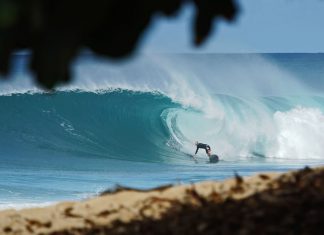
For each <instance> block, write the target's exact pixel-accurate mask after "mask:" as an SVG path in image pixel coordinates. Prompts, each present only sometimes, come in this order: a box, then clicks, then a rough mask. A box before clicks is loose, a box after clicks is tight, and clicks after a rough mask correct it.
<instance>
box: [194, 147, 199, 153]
mask: <svg viewBox="0 0 324 235" xmlns="http://www.w3.org/2000/svg"><path fill="white" fill-rule="evenodd" d="M198 149H199V148H198V147H197V149H196V152H195V155H196V154H197V152H198Z"/></svg>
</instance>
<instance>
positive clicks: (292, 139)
mask: <svg viewBox="0 0 324 235" xmlns="http://www.w3.org/2000/svg"><path fill="white" fill-rule="evenodd" d="M274 121H275V123H276V126H277V136H276V144H275V145H274V148H273V149H272V150H271V151H269V154H268V155H269V156H273V157H278V158H291V159H323V158H324V145H323V142H322V141H323V139H324V114H323V112H322V111H321V110H319V109H317V108H305V107H297V108H294V109H292V110H290V111H287V112H276V113H275V114H274Z"/></svg>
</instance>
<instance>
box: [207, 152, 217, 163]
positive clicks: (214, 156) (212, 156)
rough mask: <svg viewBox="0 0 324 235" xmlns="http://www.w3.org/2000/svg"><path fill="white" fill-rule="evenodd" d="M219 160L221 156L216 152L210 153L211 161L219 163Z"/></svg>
mask: <svg viewBox="0 0 324 235" xmlns="http://www.w3.org/2000/svg"><path fill="white" fill-rule="evenodd" d="M218 161H219V157H218V155H216V154H213V155H210V157H209V162H210V163H217V162H218Z"/></svg>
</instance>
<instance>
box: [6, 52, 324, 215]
mask: <svg viewBox="0 0 324 235" xmlns="http://www.w3.org/2000/svg"><path fill="white" fill-rule="evenodd" d="M29 59H30V55H28V54H17V55H15V56H14V57H13V64H14V65H15V67H14V69H13V71H12V74H11V79H10V80H9V81H1V83H0V94H1V95H0V109H1V115H0V122H1V126H0V209H4V208H10V207H14V208H21V207H28V206H42V205H47V204H49V203H54V202H58V201H62V200H80V199H85V198H87V197H90V196H92V195H96V194H98V193H100V192H102V191H103V190H106V189H108V188H112V187H114V186H115V185H116V184H120V185H124V186H129V187H136V188H151V187H156V186H160V185H163V184H170V183H171V184H181V183H192V182H198V181H202V180H221V179H226V178H229V177H232V176H233V175H234V172H237V173H238V174H240V175H251V174H255V173H257V172H263V171H278V172H282V171H286V170H289V169H299V168H302V167H304V166H306V165H308V166H318V165H323V164H324V154H323V153H324V145H323V144H322V140H323V139H324V95H323V90H324V79H323V76H324V55H322V54H175V55H161V54H160V55H139V56H138V57H137V58H134V59H133V60H132V61H122V62H121V63H118V64H115V63H113V62H111V61H107V60H105V59H101V58H96V57H94V56H93V55H91V54H82V55H80V56H79V58H78V59H77V61H76V62H75V63H74V65H73V73H74V78H75V79H74V81H73V82H72V83H71V84H69V85H67V86H61V87H59V88H58V90H57V91H56V92H51V93H46V92H44V91H42V90H40V89H39V88H37V87H36V86H35V85H34V83H33V82H32V80H31V75H30V72H29V71H28V69H27V68H26V65H27V64H28V63H29ZM196 140H197V141H200V142H204V143H207V144H209V145H210V146H211V148H212V151H213V153H216V154H218V155H219V156H220V158H221V160H220V162H219V163H218V164H209V163H208V159H207V157H206V155H205V153H204V151H202V150H200V151H199V154H198V156H197V160H198V162H195V161H194V160H193V159H192V158H191V157H190V156H189V154H192V153H194V151H195V146H194V142H195V141H196Z"/></svg>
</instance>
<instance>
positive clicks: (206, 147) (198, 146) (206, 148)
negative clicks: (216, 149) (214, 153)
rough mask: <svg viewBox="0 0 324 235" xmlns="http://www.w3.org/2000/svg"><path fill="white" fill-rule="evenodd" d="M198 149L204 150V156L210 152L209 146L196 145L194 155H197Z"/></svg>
mask: <svg viewBox="0 0 324 235" xmlns="http://www.w3.org/2000/svg"><path fill="white" fill-rule="evenodd" d="M198 149H205V150H206V154H208V152H209V151H210V146H209V145H208V144H202V143H198V144H197V149H196V152H195V154H197V152H198Z"/></svg>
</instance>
